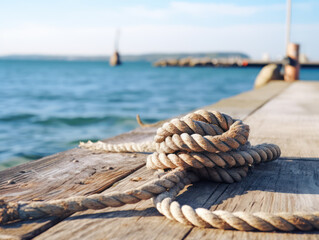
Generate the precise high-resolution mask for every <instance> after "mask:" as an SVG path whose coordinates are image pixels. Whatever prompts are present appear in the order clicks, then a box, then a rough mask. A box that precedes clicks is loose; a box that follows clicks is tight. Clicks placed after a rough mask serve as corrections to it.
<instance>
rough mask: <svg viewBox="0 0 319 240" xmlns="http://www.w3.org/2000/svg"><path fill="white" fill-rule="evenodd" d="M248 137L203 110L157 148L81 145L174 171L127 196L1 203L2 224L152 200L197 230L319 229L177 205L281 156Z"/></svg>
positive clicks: (291, 218) (266, 216) (160, 138)
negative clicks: (181, 197) (196, 190)
mask: <svg viewBox="0 0 319 240" xmlns="http://www.w3.org/2000/svg"><path fill="white" fill-rule="evenodd" d="M248 136H249V127H248V125H246V124H244V123H243V122H242V121H240V120H236V119H233V118H231V117H230V116H228V115H226V114H223V113H219V112H208V111H204V110H199V111H197V112H195V113H191V114H188V115H186V116H185V117H183V118H181V119H173V120H171V121H170V122H168V123H164V124H163V126H162V127H160V128H159V129H158V130H157V133H156V136H155V138H154V141H153V142H145V143H124V144H106V143H103V142H97V143H92V142H90V141H89V142H87V143H80V147H82V148H86V149H90V150H92V151H98V152H153V153H152V154H151V155H149V156H148V157H147V163H146V166H147V167H148V168H150V169H173V170H172V171H170V172H167V173H166V174H165V175H163V176H161V177H160V178H159V179H157V180H153V181H151V182H149V183H147V184H144V185H143V186H141V187H139V188H137V189H133V190H129V191H125V192H123V193H119V192H114V193H110V194H94V195H91V196H88V197H81V196H80V197H71V198H66V199H61V200H52V201H47V202H18V203H5V202H4V201H0V223H1V224H4V223H7V222H9V221H13V220H24V219H29V218H32V219H35V218H41V217H45V216H62V215H64V214H66V213H74V212H77V211H83V210H87V209H102V208H106V207H119V206H122V205H125V204H131V203H136V202H138V201H141V200H146V199H149V198H152V199H153V202H154V205H155V206H156V208H157V209H158V211H159V212H160V213H162V214H163V215H165V216H166V217H167V218H169V219H172V220H176V221H178V222H180V223H183V224H188V225H193V226H198V227H213V228H219V229H237V230H242V231H251V230H259V231H274V230H281V231H293V230H301V231H310V230H314V229H319V213H275V214H271V213H262V212H261V213H244V212H234V213H231V212H227V211H209V210H207V209H204V208H197V209H193V208H192V207H190V206H188V205H184V206H180V204H179V203H178V202H177V201H174V199H175V197H176V196H177V195H178V193H179V192H180V191H181V190H182V189H183V188H184V187H185V186H186V185H188V184H190V183H192V182H196V181H198V180H199V179H203V178H204V179H209V180H211V181H215V182H226V183H233V182H238V181H240V180H242V178H243V177H245V176H246V175H247V172H248V169H249V167H250V166H253V165H256V164H259V163H262V162H268V161H272V160H275V159H277V158H278V157H279V156H280V148H279V147H278V146H277V145H274V144H261V145H257V146H251V145H250V143H249V142H248Z"/></svg>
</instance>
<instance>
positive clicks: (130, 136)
mask: <svg viewBox="0 0 319 240" xmlns="http://www.w3.org/2000/svg"><path fill="white" fill-rule="evenodd" d="M287 86H288V84H285V83H281V82H277V83H274V84H270V85H268V86H267V87H265V88H261V89H259V90H253V91H250V92H247V93H244V94H240V95H238V96H235V97H233V98H229V99H227V100H222V101H221V102H218V103H217V104H215V105H212V106H208V107H206V108H210V109H215V110H220V111H223V112H227V113H228V114H231V115H233V116H234V117H237V118H243V117H246V116H248V115H249V114H250V113H251V112H254V111H255V110H256V109H258V108H259V107H260V106H262V105H263V104H264V103H265V102H267V101H269V99H271V98H273V97H274V96H276V95H277V94H278V93H280V92H281V91H282V90H283V89H285V88H286V87H287ZM159 124H160V123H158V124H154V125H153V127H148V128H143V129H141V128H140V129H136V130H134V131H132V132H130V133H126V134H122V135H119V136H117V137H114V138H112V139H108V140H105V141H107V142H112V143H120V142H129V141H135V142H139V141H147V140H151V139H152V137H153V136H154V134H155V131H156V128H157V127H158V126H159ZM130 156H132V155H125V154H106V155H91V154H90V153H87V152H85V150H80V149H74V150H70V151H67V152H63V153H59V154H55V155H52V156H49V157H46V158H43V159H41V160H38V161H34V162H30V163H27V164H24V165H20V166H17V167H14V168H11V169H8V170H5V171H2V172H1V175H0V194H1V195H2V196H3V197H5V199H6V200H9V201H13V200H14V201H15V200H46V199H57V198H62V197H68V196H70V195H74V194H76V195H85V194H91V193H95V192H101V191H103V190H104V189H106V188H108V187H109V186H110V185H112V184H113V183H115V182H116V181H118V180H119V179H121V178H123V177H125V176H126V175H128V174H130V173H131V172H132V171H134V170H136V169H137V168H139V167H140V166H142V164H143V158H144V156H141V155H137V158H136V160H137V162H138V163H136V164H137V165H134V164H133V165H129V164H128V163H130V160H131V158H130ZM117 158H118V160H119V161H118V162H121V161H123V165H121V164H119V163H118V162H115V161H112V160H113V159H117ZM127 159H128V161H127ZM77 160H78V161H79V162H76V161H77ZM134 161H135V159H134ZM109 166H111V167H113V166H116V167H114V169H112V170H105V169H107V168H108V167H109ZM121 166H125V167H124V169H123V168H121ZM127 166H130V167H127ZM10 180H11V181H14V182H15V184H8V181H10ZM57 221H58V220H57V219H53V220H52V219H48V220H47V221H26V222H25V223H24V224H13V225H12V224H11V225H8V226H6V227H2V228H0V234H3V236H4V235H7V236H11V237H12V238H13V237H17V238H21V237H22V238H24V237H29V236H35V235H36V234H38V233H39V232H42V231H44V230H45V229H46V228H48V227H51V226H52V225H54V224H55V222H57ZM0 236H1V235H0Z"/></svg>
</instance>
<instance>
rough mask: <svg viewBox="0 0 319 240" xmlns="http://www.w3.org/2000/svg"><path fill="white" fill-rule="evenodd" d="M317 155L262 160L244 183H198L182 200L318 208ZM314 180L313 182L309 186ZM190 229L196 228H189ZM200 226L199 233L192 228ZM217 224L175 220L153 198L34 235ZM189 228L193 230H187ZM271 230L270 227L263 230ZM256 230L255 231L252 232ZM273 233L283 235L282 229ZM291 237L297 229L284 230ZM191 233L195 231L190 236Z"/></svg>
mask: <svg viewBox="0 0 319 240" xmlns="http://www.w3.org/2000/svg"><path fill="white" fill-rule="evenodd" d="M318 166H319V163H318V162H316V161H310V162H307V161H296V160H295V161H291V160H278V161H275V162H272V163H269V164H263V165H261V166H258V167H256V168H255V169H254V171H253V172H252V173H251V174H250V175H249V176H248V177H247V178H246V179H244V181H243V182H241V183H235V184H216V183H211V182H201V183H196V184H194V185H192V186H189V187H188V191H187V192H184V193H183V194H182V195H180V196H179V198H178V199H179V202H180V203H181V204H188V205H191V206H193V207H206V208H211V209H212V210H215V209H223V210H228V211H245V212H256V211H265V212H278V211H286V212H289V211H310V212H311V211H314V210H316V209H317V204H318V201H317V200H318V196H319V186H318V184H317V183H318V182H319V176H318V174H316V169H317V167H318ZM133 177H135V178H138V177H141V178H142V181H141V182H138V183H137V182H132V181H131V180H130V178H133ZM151 177H153V176H152V171H150V170H147V169H146V168H144V167H143V168H142V169H140V170H138V171H136V172H135V173H134V174H132V175H131V176H130V177H129V178H126V179H123V180H122V181H121V182H120V183H119V184H118V185H116V186H115V187H112V188H110V189H107V190H106V191H105V192H111V191H114V190H119V191H123V190H128V189H130V188H131V187H135V186H139V185H140V184H142V183H143V182H144V180H145V179H148V178H151ZM309 186H310V187H309ZM190 230H192V231H191V232H190ZM193 231H195V233H193ZM215 231H216V230H213V229H200V228H194V229H192V227H190V226H184V225H182V224H179V223H176V222H173V221H170V220H168V219H166V218H165V217H163V216H160V214H159V213H158V212H157V211H156V209H154V207H153V205H152V204H151V203H150V201H145V202H140V203H138V204H132V205H126V206H123V207H121V208H113V209H103V210H99V211H94V210H89V211H86V212H83V213H77V214H74V215H72V216H71V217H69V218H67V219H65V220H64V221H62V222H60V223H58V224H57V225H55V226H54V227H52V228H50V229H49V230H47V231H46V232H44V233H42V234H40V235H39V236H38V237H36V238H35V239H79V238H91V239H103V238H106V239H123V238H125V239H162V238H163V237H164V235H163V232H165V239H183V238H184V237H185V236H190V237H191V236H193V235H194V237H195V238H196V236H197V232H207V233H205V234H206V235H208V234H210V235H209V236H210V237H212V236H214V233H215ZM189 232H190V235H188V233H189ZM226 232H228V233H227V234H228V235H229V232H232V234H233V235H234V236H236V234H237V233H238V231H226ZM259 234H262V235H265V236H266V239H267V238H271V237H269V236H267V234H269V233H259ZM253 236H254V235H253ZM271 236H272V237H275V238H280V237H282V234H281V233H277V235H274V234H273V233H271ZM285 236H286V237H287V238H288V239H290V237H294V236H295V234H285ZM309 236H313V237H315V235H314V234H313V233H309V234H303V235H300V236H299V238H298V239H315V238H309ZM191 239H192V237H191Z"/></svg>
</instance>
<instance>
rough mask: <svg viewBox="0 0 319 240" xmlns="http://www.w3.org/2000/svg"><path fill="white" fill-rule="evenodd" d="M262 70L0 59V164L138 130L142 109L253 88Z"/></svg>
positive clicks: (157, 111) (150, 111)
mask: <svg viewBox="0 0 319 240" xmlns="http://www.w3.org/2000/svg"><path fill="white" fill-rule="evenodd" d="M259 71H260V68H245V69H239V68H155V67H152V66H151V63H149V62H127V63H124V64H123V65H122V66H120V67H115V68H112V67H110V66H109V65H108V63H107V62H101V61H100V62H98V61H96V62H93V61H90V62H88V61H35V60H33V61H31V60H29V61H26V60H0V169H4V168H6V167H10V166H14V165H17V164H20V163H23V162H26V161H31V160H34V159H38V158H41V157H44V156H47V155H50V154H53V153H56V152H60V151H64V150H67V149H70V148H73V147H76V146H77V145H78V143H79V141H83V140H88V139H91V140H98V139H103V138H107V137H111V136H114V135H117V134H120V133H123V132H126V131H129V130H132V129H134V128H136V127H138V124H137V123H136V120H135V116H136V114H140V116H141V118H142V119H143V121H145V122H146V123H152V122H156V121H159V120H162V119H166V118H169V117H172V116H175V115H178V114H181V113H186V112H188V111H191V110H193V109H196V108H198V107H201V106H204V105H210V104H212V103H214V102H216V101H218V100H220V99H222V98H226V97H230V96H232V95H235V94H238V93H241V92H243V91H247V90H250V89H252V87H253V83H254V80H255V78H256V76H257V74H258V72H259ZM301 78H302V79H307V80H311V79H319V69H305V70H302V71H301Z"/></svg>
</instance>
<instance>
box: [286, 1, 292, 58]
mask: <svg viewBox="0 0 319 240" xmlns="http://www.w3.org/2000/svg"><path fill="white" fill-rule="evenodd" d="M286 17H287V18H286V51H287V49H288V45H289V43H290V25H291V0H287V16H286ZM285 55H286V54H285Z"/></svg>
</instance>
